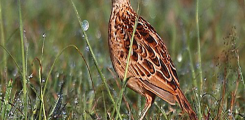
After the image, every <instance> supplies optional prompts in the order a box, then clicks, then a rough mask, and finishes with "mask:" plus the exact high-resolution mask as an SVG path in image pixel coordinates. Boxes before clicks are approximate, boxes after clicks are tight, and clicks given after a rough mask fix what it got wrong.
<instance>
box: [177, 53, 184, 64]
mask: <svg viewBox="0 0 245 120" xmlns="http://www.w3.org/2000/svg"><path fill="white" fill-rule="evenodd" d="M182 59H183V57H182V54H178V56H177V60H178V62H181V61H182Z"/></svg>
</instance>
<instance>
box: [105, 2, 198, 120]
mask: <svg viewBox="0 0 245 120" xmlns="http://www.w3.org/2000/svg"><path fill="white" fill-rule="evenodd" d="M137 17H138V24H137V27H136V31H135V36H134V39H133V46H132V52H131V53H129V46H130V39H131V37H132V34H133V29H134V25H135V21H136V20H137V19H136V18H137ZM108 32H109V40H108V42H109V50H110V57H111V60H112V64H113V67H114V69H115V71H116V72H117V74H118V76H119V78H120V79H123V77H124V73H125V67H126V64H127V63H126V62H127V55H128V54H130V55H131V56H130V62H129V68H128V76H129V77H130V79H129V80H128V82H127V86H128V87H129V88H131V89H132V90H134V91H135V92H137V93H139V94H141V95H142V96H144V97H145V98H146V103H145V107H144V109H143V111H142V114H141V116H140V119H141V120H142V119H143V118H144V116H145V115H146V113H147V111H148V109H149V108H150V107H151V105H152V103H153V102H154V99H155V97H156V96H158V97H160V98H161V99H163V100H165V101H167V102H168V103H169V104H171V105H174V104H175V102H176V101H177V102H178V103H179V105H180V107H181V108H182V110H184V111H185V112H187V113H188V114H189V117H190V119H192V120H196V119H197V117H196V113H195V112H194V111H193V110H192V108H191V105H190V104H189V102H188V100H187V99H186V97H185V95H184V94H183V92H182V91H181V90H180V85H179V79H178V76H177V73H176V68H175V67H174V65H173V62H172V60H171V58H170V55H169V53H168V51H167V47H166V45H165V44H164V41H163V40H162V39H161V38H160V36H159V35H158V34H157V32H156V31H155V29H154V28H153V27H152V26H151V25H150V24H149V23H148V22H147V21H146V20H144V19H143V18H142V17H139V16H138V15H137V14H136V12H135V11H134V10H133V9H132V7H131V5H130V0H112V11H111V16H110V21H109V31H108Z"/></svg>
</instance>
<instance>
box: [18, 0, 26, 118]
mask: <svg viewBox="0 0 245 120" xmlns="http://www.w3.org/2000/svg"><path fill="white" fill-rule="evenodd" d="M18 3H19V22H20V41H21V55H22V72H23V75H22V81H23V101H24V114H25V120H27V110H28V109H27V107H28V106H27V105H28V104H27V103H28V98H27V88H26V83H27V80H26V61H25V46H24V35H23V34H24V32H23V23H22V14H21V5H20V3H21V0H19V2H18Z"/></svg>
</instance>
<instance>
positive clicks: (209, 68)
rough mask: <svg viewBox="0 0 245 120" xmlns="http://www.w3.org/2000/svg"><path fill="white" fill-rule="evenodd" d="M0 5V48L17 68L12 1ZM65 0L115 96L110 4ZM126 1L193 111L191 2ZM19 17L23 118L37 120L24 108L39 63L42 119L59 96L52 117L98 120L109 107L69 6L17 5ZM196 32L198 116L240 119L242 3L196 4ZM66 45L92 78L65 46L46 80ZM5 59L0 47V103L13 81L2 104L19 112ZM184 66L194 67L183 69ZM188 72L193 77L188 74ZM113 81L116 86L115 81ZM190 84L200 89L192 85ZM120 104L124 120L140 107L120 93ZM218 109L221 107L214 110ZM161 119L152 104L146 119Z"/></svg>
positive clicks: (52, 1) (244, 60)
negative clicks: (162, 47)
mask: <svg viewBox="0 0 245 120" xmlns="http://www.w3.org/2000/svg"><path fill="white" fill-rule="evenodd" d="M0 1H1V15H2V19H1V21H0V22H1V24H2V26H3V27H2V28H3V29H1V40H0V41H1V45H3V46H5V48H6V49H7V50H8V51H9V53H10V54H11V55H12V56H13V58H14V59H15V60H16V62H17V64H19V66H21V67H22V64H21V60H22V58H21V45H20V31H19V6H18V1H17V0H0ZM73 1H74V3H75V5H76V7H77V9H78V13H79V15H80V17H81V19H82V21H83V23H88V24H87V26H88V30H87V31H86V33H87V36H88V39H89V42H90V44H91V46H92V49H93V51H94V53H95V56H96V59H97V61H98V63H99V67H100V69H101V70H102V72H103V74H104V75H105V77H106V80H107V81H108V84H109V85H110V89H111V91H112V93H113V95H114V97H115V98H116V96H117V95H118V94H119V89H118V87H117V84H116V82H115V81H116V79H117V76H116V74H115V72H114V71H113V67H112V64H111V62H110V57H109V51H108V42H107V40H108V32H107V31H108V21H109V17H110V11H111V3H112V2H111V0H73ZM131 3H132V6H133V8H134V9H135V10H136V9H137V5H138V4H139V7H140V11H139V14H140V15H141V16H142V17H143V18H144V19H146V20H147V21H148V22H149V23H150V24H151V25H152V26H153V27H154V28H155V30H156V31H157V32H158V34H159V35H160V36H161V37H162V38H163V40H164V42H165V43H166V45H167V47H168V51H169V52H170V55H171V57H172V60H173V62H174V64H175V66H176V68H177V72H178V76H179V79H180V85H181V88H182V90H183V91H184V93H185V94H186V96H187V98H188V99H189V101H190V102H191V103H192V106H193V107H194V109H195V110H196V109H197V108H196V106H197V105H196V102H195V101H196V97H195V93H196V92H197V91H195V90H196V88H195V87H194V85H193V79H194V78H195V77H196V79H197V80H199V76H200V74H198V72H197V69H198V67H200V63H198V61H197V60H198V55H197V26H196V1H195V0H181V1H180V0H131ZM21 12H22V20H23V27H24V43H25V53H26V62H27V66H26V68H27V76H28V78H29V79H28V96H29V109H30V116H31V115H33V116H36V118H37V115H36V114H34V113H31V110H33V109H34V108H35V105H37V103H36V102H37V101H38V97H37V96H38V94H39V92H40V86H42V83H39V82H38V69H39V64H38V62H37V60H35V59H36V58H38V59H39V60H41V66H42V80H43V81H44V82H48V85H47V93H46V94H45V103H46V105H45V106H46V108H45V109H46V110H47V111H46V112H47V113H50V111H51V108H53V107H54V106H53V105H54V104H56V101H57V100H58V99H60V96H59V95H62V96H63V97H62V100H61V101H62V102H61V103H59V104H60V105H61V106H62V107H60V109H58V108H57V111H61V112H60V113H59V114H58V113H57V115H59V116H60V118H61V119H66V118H71V119H75V118H81V119H92V118H93V117H95V118H101V119H105V117H104V116H106V114H107V113H108V114H109V113H110V110H111V107H112V104H111V102H110V99H109V98H108V96H107V93H106V90H105V88H104V86H103V84H102V81H101V78H100V76H99V74H98V72H97V70H96V67H95V65H94V62H93V60H92V57H91V55H90V52H89V48H88V47H87V45H86V43H85V39H84V35H83V34H82V30H81V27H80V26H79V22H78V20H77V17H76V13H75V12H74V9H73V6H72V4H71V1H70V0H41V1H40V0H21ZM199 27H200V44H201V59H202V63H201V65H202V76H203V84H202V86H203V94H202V99H201V105H202V107H201V108H202V111H203V112H202V114H203V115H207V116H208V115H209V116H210V117H211V118H215V117H216V116H217V115H218V114H219V111H220V109H222V110H221V113H220V114H222V117H223V118H228V117H229V116H233V117H234V118H235V119H242V117H241V116H242V115H243V116H244V107H245V104H244V101H245V97H244V81H243V75H242V73H244V72H245V70H244V68H245V56H244V53H245V41H244V38H245V34H244V33H245V1H244V0H200V2H199ZM68 45H76V46H77V47H78V48H79V50H80V51H81V53H82V54H83V56H84V58H85V59H86V63H87V64H88V65H89V69H90V72H91V73H90V74H91V76H92V80H91V79H90V77H89V72H88V69H87V68H86V65H85V62H84V61H83V59H82V57H81V56H80V54H79V53H78V52H77V51H76V50H75V49H74V48H72V47H70V48H68V49H65V50H64V51H63V53H62V54H61V56H59V57H58V60H57V62H56V63H55V65H54V69H53V71H52V73H51V77H50V79H49V80H48V81H46V79H47V78H46V77H47V75H48V72H49V71H50V68H51V66H52V64H53V63H54V60H55V58H56V56H57V55H58V54H59V53H60V52H61V51H62V49H64V48H65V47H66V46H68ZM42 48H43V52H42ZM13 58H12V57H10V55H9V54H8V53H6V52H5V50H4V49H2V47H1V49H0V80H1V82H0V93H1V94H0V95H1V99H3V98H4V95H5V92H6V89H7V84H8V82H9V80H10V79H13V88H12V92H11V97H10V101H11V103H13V104H14V105H15V107H16V108H20V109H21V108H23V105H22V104H21V101H19V102H18V101H17V100H16V98H20V96H21V94H22V82H21V81H22V80H21V79H22V77H21V74H20V73H19V72H20V70H19V69H18V68H17V66H16V64H15V63H14V61H13ZM192 65H193V67H194V69H192V68H191V66H192ZM192 70H194V71H195V73H196V74H193V73H192ZM110 71H111V72H110ZM193 75H194V76H193ZM91 81H93V82H91ZM118 82H119V83H120V81H119V80H118ZM198 84H200V83H199V82H198ZM237 84H238V85H237ZM61 86H63V87H61ZM61 89H62V90H63V91H61ZM224 91H225V92H224ZM234 92H235V93H236V94H235V97H234V98H235V103H234V104H232V103H231V100H233V97H232V96H234ZM221 98H223V99H221ZM124 100H125V101H126V102H125V101H124V102H123V103H122V104H127V103H128V104H129V106H130V109H131V112H129V110H128V108H126V107H125V106H122V107H121V109H122V110H121V112H122V114H125V116H124V117H125V119H127V118H130V117H128V116H129V113H130V114H131V113H132V116H133V117H134V118H137V115H138V113H139V111H140V109H142V108H143V103H144V98H143V97H141V96H139V95H136V93H134V92H133V91H131V90H129V89H127V91H126V93H125V99H124ZM156 101H157V102H158V105H159V106H160V107H161V108H162V109H164V110H165V111H166V114H167V116H168V117H169V118H175V119H176V118H178V117H179V116H178V114H175V113H176V112H181V110H180V108H179V107H178V106H170V105H168V104H166V102H164V101H162V100H160V99H159V98H158V99H156ZM221 101H222V102H221ZM104 103H105V104H104ZM105 106H107V107H105ZM220 106H223V107H222V108H220ZM231 106H233V108H231ZM104 107H105V109H104ZM37 108H38V107H37ZM37 110H38V109H37ZM229 110H230V112H229ZM10 111H12V112H13V115H12V116H11V115H10V117H13V118H21V114H20V113H19V112H18V110H16V109H14V110H12V109H11V110H9V112H10ZM171 111H174V112H171ZM229 113H231V114H229ZM6 114H8V113H6ZM239 114H240V115H239ZM161 117H162V114H161V111H160V110H159V109H158V108H157V107H156V106H153V107H152V109H151V110H150V112H149V113H148V116H147V118H149V119H155V118H156V119H157V118H158V119H159V118H161ZM222 117H221V118H222ZM243 118H244V117H243Z"/></svg>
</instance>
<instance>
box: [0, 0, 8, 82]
mask: <svg viewBox="0 0 245 120" xmlns="http://www.w3.org/2000/svg"><path fill="white" fill-rule="evenodd" d="M2 16H3V13H2V0H1V1H0V32H1V43H2V46H4V47H5V36H4V28H3V26H4V25H3V18H2ZM2 59H3V72H4V73H5V75H6V78H7V55H6V53H5V52H3V58H2Z"/></svg>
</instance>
